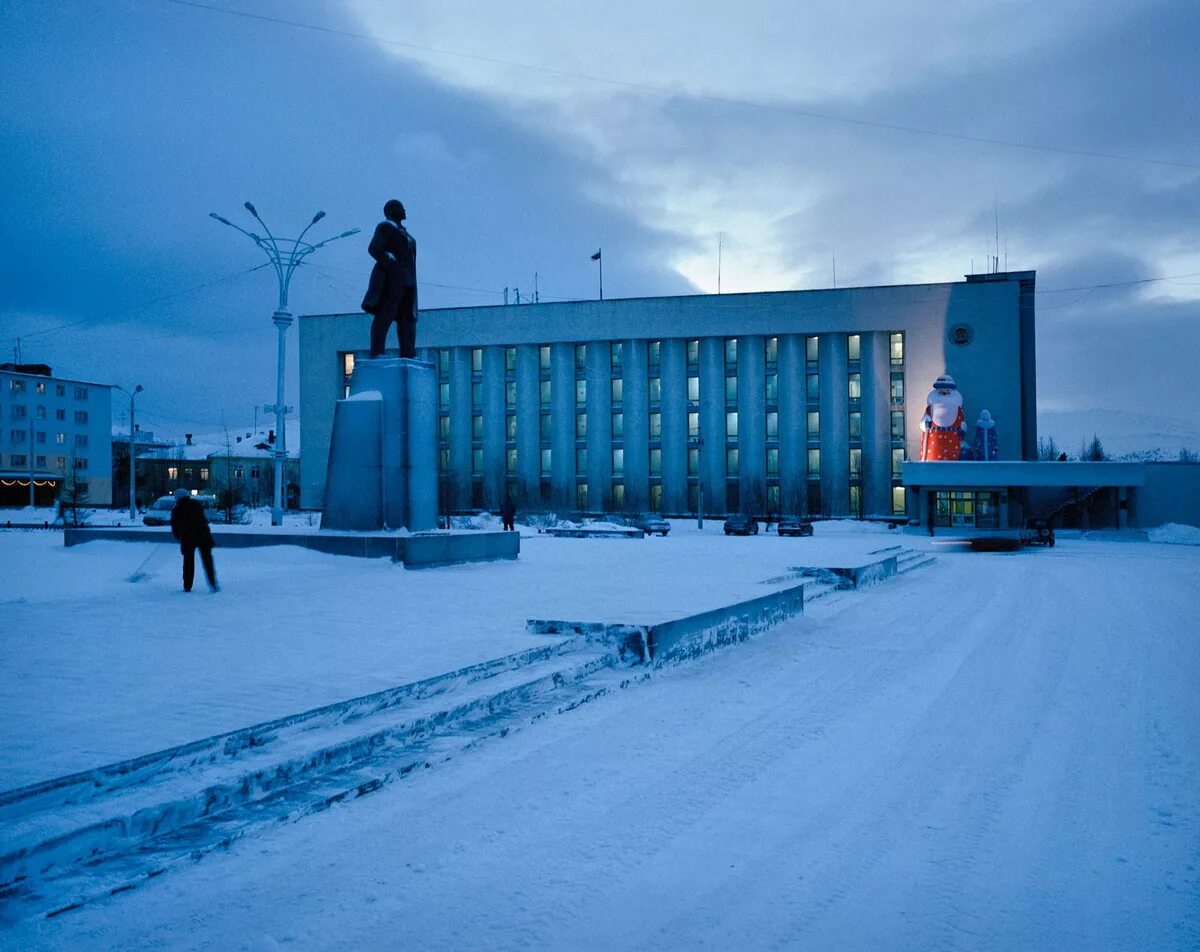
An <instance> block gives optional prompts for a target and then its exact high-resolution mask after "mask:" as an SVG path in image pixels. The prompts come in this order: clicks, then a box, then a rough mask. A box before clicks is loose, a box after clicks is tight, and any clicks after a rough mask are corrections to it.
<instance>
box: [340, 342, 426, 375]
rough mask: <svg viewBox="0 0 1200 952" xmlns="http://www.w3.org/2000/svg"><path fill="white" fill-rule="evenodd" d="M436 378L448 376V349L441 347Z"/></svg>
mask: <svg viewBox="0 0 1200 952" xmlns="http://www.w3.org/2000/svg"><path fill="white" fill-rule="evenodd" d="M347 356H348V355H347ZM437 364H438V378H439V379H441V380H446V379H447V378H449V376H450V351H448V350H445V349H442V350H439V351H438V355H437Z"/></svg>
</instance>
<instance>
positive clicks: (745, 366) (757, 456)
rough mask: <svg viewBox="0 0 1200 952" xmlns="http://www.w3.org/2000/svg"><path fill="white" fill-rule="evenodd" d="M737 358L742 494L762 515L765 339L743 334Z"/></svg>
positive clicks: (764, 488) (750, 507)
mask: <svg viewBox="0 0 1200 952" xmlns="http://www.w3.org/2000/svg"><path fill="white" fill-rule="evenodd" d="M737 357H738V361H737V369H738V473H739V477H738V483H739V494H740V495H741V497H742V509H743V510H744V511H746V512H750V513H753V514H755V515H762V514H764V513H766V511H767V410H766V405H767V394H766V368H767V364H766V360H767V357H766V340H765V338H762V337H739V338H738V349H737Z"/></svg>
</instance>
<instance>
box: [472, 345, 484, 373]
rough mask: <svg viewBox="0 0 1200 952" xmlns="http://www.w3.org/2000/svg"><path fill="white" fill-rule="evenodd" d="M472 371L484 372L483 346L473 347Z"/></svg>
mask: <svg viewBox="0 0 1200 952" xmlns="http://www.w3.org/2000/svg"><path fill="white" fill-rule="evenodd" d="M471 373H473V374H481V373H483V348H481V347H472V348H471Z"/></svg>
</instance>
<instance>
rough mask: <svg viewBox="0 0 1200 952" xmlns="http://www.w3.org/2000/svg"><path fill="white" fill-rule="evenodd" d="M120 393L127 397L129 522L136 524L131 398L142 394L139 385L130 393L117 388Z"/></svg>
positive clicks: (134, 455) (135, 429) (133, 428)
mask: <svg viewBox="0 0 1200 952" xmlns="http://www.w3.org/2000/svg"><path fill="white" fill-rule="evenodd" d="M116 389H117V390H120V391H121V393H124V394H126V395H127V396H128V397H129V521H130V522H137V452H136V447H135V440H136V437H135V436H134V434H135V433H136V431H137V428H136V427H135V426H134V425H133V409H134V408H133V398H134V397H136V396H137V395H138V394H139V393H141V392H142V385H141V384H140V383H139V384H138V385H137V386H136V387H134V388H133V390H132V391H130V390H126V389H125V388H124V387H117V388H116Z"/></svg>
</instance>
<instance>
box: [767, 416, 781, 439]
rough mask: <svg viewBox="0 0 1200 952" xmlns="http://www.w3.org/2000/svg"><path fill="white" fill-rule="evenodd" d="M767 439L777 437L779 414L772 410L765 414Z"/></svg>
mask: <svg viewBox="0 0 1200 952" xmlns="http://www.w3.org/2000/svg"><path fill="white" fill-rule="evenodd" d="M767 439H768V440H777V439H779V414H778V413H776V412H775V411H774V410H772V411H771V412H770V413H768V414H767Z"/></svg>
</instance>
